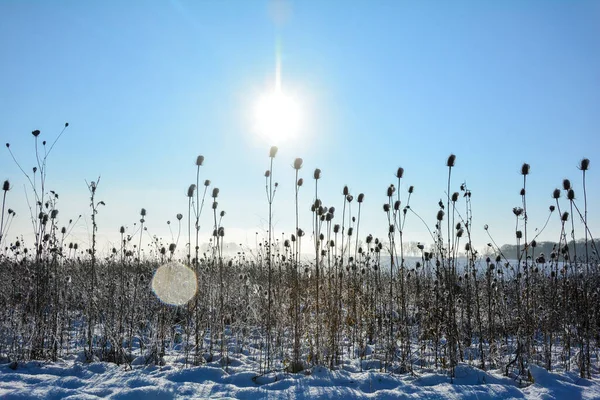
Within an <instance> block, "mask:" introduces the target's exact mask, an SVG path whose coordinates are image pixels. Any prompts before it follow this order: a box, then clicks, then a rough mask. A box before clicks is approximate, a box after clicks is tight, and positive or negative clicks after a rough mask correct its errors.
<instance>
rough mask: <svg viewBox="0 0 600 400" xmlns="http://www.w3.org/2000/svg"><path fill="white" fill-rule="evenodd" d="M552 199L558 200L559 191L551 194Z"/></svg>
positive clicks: (555, 190)
mask: <svg viewBox="0 0 600 400" xmlns="http://www.w3.org/2000/svg"><path fill="white" fill-rule="evenodd" d="M552 198H553V199H559V198H560V189H554V191H553V192H552Z"/></svg>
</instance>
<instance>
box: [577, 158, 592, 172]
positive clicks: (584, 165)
mask: <svg viewBox="0 0 600 400" xmlns="http://www.w3.org/2000/svg"><path fill="white" fill-rule="evenodd" d="M589 168H590V160H589V159H587V158H582V159H581V161H580V162H579V169H580V170H582V171H587V170H588V169H589Z"/></svg>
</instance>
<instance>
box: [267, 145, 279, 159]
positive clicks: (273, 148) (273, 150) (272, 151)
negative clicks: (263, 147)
mask: <svg viewBox="0 0 600 400" xmlns="http://www.w3.org/2000/svg"><path fill="white" fill-rule="evenodd" d="M277 150H278V149H277V146H271V149H269V157H270V158H275V156H276V155H277Z"/></svg>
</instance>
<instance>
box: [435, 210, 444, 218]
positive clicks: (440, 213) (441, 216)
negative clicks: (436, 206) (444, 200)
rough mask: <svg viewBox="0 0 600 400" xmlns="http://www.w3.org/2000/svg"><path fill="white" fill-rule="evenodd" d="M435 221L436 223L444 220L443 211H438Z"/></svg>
mask: <svg viewBox="0 0 600 400" xmlns="http://www.w3.org/2000/svg"><path fill="white" fill-rule="evenodd" d="M436 219H437V220H438V221H441V220H443V219H444V211H443V210H440V211H438V213H437V216H436Z"/></svg>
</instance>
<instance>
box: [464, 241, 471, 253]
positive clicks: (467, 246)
mask: <svg viewBox="0 0 600 400" xmlns="http://www.w3.org/2000/svg"><path fill="white" fill-rule="evenodd" d="M465 251H471V243H469V242H467V243H465Z"/></svg>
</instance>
